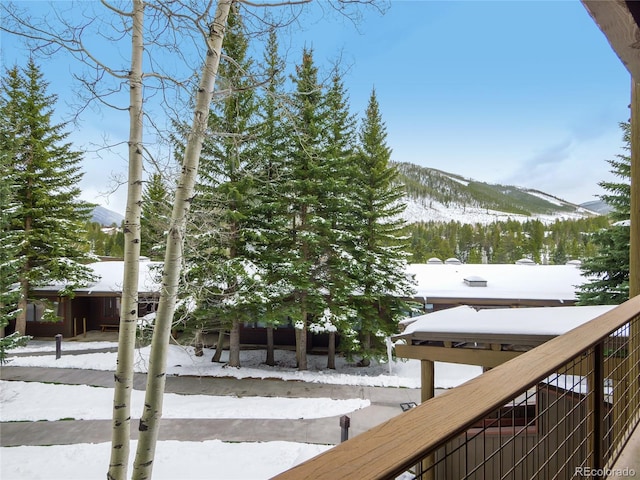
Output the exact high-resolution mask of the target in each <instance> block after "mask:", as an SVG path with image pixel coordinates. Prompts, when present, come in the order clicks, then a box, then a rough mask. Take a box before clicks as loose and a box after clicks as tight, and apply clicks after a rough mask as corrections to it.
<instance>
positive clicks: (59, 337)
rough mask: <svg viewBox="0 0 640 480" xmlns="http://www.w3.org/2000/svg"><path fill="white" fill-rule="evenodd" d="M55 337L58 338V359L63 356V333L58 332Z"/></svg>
mask: <svg viewBox="0 0 640 480" xmlns="http://www.w3.org/2000/svg"><path fill="white" fill-rule="evenodd" d="M55 338H56V360H58V359H59V358H60V357H61V356H62V334H61V333H58V334H57V335H56V337H55Z"/></svg>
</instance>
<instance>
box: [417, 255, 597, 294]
mask: <svg viewBox="0 0 640 480" xmlns="http://www.w3.org/2000/svg"><path fill="white" fill-rule="evenodd" d="M407 271H408V273H409V274H411V275H414V276H415V279H416V281H417V286H416V290H415V291H416V294H415V295H416V296H417V297H424V298H426V299H427V300H426V301H427V303H429V297H433V298H462V299H464V298H483V299H505V300H508V299H516V300H517V299H529V300H554V301H560V302H563V301H574V300H575V299H576V286H577V285H581V284H583V283H585V278H584V277H583V276H582V272H581V270H580V268H579V267H578V266H575V265H515V264H508V265H505V264H502V265H493V264H492V265H488V264H460V265H447V264H432V263H431V264H411V265H409V266H408V269H407ZM473 277H481V278H482V279H484V280H486V281H487V285H486V287H482V288H477V287H471V286H469V285H467V284H465V281H464V279H465V278H473Z"/></svg>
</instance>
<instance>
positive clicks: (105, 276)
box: [36, 260, 162, 294]
mask: <svg viewBox="0 0 640 480" xmlns="http://www.w3.org/2000/svg"><path fill="white" fill-rule="evenodd" d="M161 265H162V262H151V261H148V260H140V274H139V276H138V292H139V293H155V292H159V291H160V278H159V277H160V274H161V272H160V268H161ZM87 266H88V267H90V268H91V269H92V270H93V273H94V274H95V275H97V276H98V278H99V280H98V281H97V282H94V283H92V284H91V285H89V286H87V287H83V288H78V289H76V290H75V293H76V294H79V293H84V294H97V293H120V292H122V279H123V274H124V262H121V261H119V262H95V263H90V264H89V265H87ZM63 288H64V285H63V284H61V283H58V284H53V285H48V286H46V287H39V288H37V289H36V290H37V291H39V292H43V291H46V292H58V291H60V290H62V289H63Z"/></svg>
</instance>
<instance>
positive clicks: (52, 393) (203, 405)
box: [0, 381, 371, 422]
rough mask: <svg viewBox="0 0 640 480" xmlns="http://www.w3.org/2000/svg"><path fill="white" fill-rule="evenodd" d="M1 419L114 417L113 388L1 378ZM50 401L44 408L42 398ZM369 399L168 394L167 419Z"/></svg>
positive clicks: (310, 411)
mask: <svg viewBox="0 0 640 480" xmlns="http://www.w3.org/2000/svg"><path fill="white" fill-rule="evenodd" d="M0 389H1V390H0V403H2V411H0V421H3V422H22V421H29V422H37V421H40V420H50V421H56V420H62V419H66V418H73V419H75V420H109V419H110V418H111V417H112V415H113V409H112V400H113V389H112V388H101V387H90V386H87V385H52V384H41V383H33V382H15V381H12V382H5V381H0ZM43 398H46V399H47V402H48V403H49V404H50V405H48V406H47V408H46V409H43V408H42V399H43ZM370 404H371V403H370V402H369V400H362V399H357V398H356V399H349V400H332V399H330V398H277V397H241V398H238V397H231V396H211V395H178V394H175V393H166V394H165V395H164V402H163V412H164V413H163V415H162V416H163V418H190V417H191V416H192V415H193V412H198V418H262V419H267V418H268V419H282V418H321V417H332V416H336V415H346V414H348V413H350V412H353V411H355V410H359V409H361V408H365V407H368V406H369V405H370ZM143 405H144V392H143V391H140V390H134V391H133V392H132V395H131V411H132V412H142V407H143Z"/></svg>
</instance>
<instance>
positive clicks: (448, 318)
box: [402, 305, 615, 336]
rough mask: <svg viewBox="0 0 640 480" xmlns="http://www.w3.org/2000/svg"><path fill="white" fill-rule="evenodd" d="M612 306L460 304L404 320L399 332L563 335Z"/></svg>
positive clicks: (407, 333)
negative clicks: (492, 306)
mask: <svg viewBox="0 0 640 480" xmlns="http://www.w3.org/2000/svg"><path fill="white" fill-rule="evenodd" d="M614 307H615V306H614V305H595V306H582V307H553V308H549V307H529V308H496V309H484V310H475V309H474V308H472V307H469V306H466V305H464V306H460V307H455V308H449V309H447V310H440V311H438V312H433V313H429V314H427V315H422V316H419V317H413V318H411V319H409V320H407V321H406V322H405V324H406V323H408V322H411V323H409V324H408V325H407V327H406V328H405V330H404V332H403V333H402V335H403V336H404V335H411V334H412V333H417V332H421V333H435V332H438V333H470V334H502V335H549V336H557V335H562V334H564V333H566V332H568V331H569V330H571V329H573V328H575V327H578V326H580V325H582V324H583V323H586V322H588V321H590V320H593V319H594V318H596V317H598V316H600V315H602V314H604V313H606V312H608V311H610V310H611V309H613V308H614Z"/></svg>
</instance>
